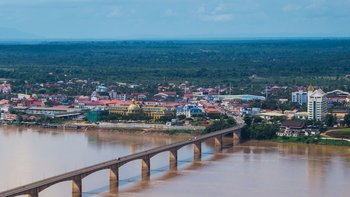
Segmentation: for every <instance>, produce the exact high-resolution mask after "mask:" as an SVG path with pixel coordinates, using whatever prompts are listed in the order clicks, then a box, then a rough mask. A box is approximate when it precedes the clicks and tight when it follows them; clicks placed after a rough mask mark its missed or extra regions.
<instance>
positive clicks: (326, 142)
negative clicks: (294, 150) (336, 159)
mask: <svg viewBox="0 0 350 197" xmlns="http://www.w3.org/2000/svg"><path fill="white" fill-rule="evenodd" d="M263 141H265V140H263ZM266 141H270V142H276V143H281V144H305V145H316V146H317V145H318V146H342V147H350V141H347V140H344V139H327V138H326V139H325V138H320V139H319V140H318V141H315V142H309V143H307V142H305V141H298V138H287V139H282V138H275V139H270V140H266Z"/></svg>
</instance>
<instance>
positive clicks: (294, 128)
mask: <svg viewBox="0 0 350 197" xmlns="http://www.w3.org/2000/svg"><path fill="white" fill-rule="evenodd" d="M276 134H277V135H278V136H286V137H298V136H299V135H305V122H304V121H301V120H285V121H283V122H282V124H281V126H280V130H279V132H277V133H276Z"/></svg>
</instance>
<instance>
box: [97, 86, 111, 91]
mask: <svg viewBox="0 0 350 197" xmlns="http://www.w3.org/2000/svg"><path fill="white" fill-rule="evenodd" d="M96 92H108V88H107V87H106V86H103V85H99V86H97V87H96Z"/></svg>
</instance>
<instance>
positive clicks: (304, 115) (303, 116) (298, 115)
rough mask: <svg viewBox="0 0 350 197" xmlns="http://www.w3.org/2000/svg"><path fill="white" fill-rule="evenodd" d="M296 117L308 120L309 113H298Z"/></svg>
mask: <svg viewBox="0 0 350 197" xmlns="http://www.w3.org/2000/svg"><path fill="white" fill-rule="evenodd" d="M294 117H295V118H296V119H300V120H307V118H308V113H307V112H297V113H295V115H294Z"/></svg>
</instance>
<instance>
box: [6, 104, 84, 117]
mask: <svg viewBox="0 0 350 197" xmlns="http://www.w3.org/2000/svg"><path fill="white" fill-rule="evenodd" d="M13 109H14V110H15V111H19V112H24V113H26V114H29V115H42V116H48V117H51V118H74V117H77V116H79V115H80V114H81V113H82V111H81V110H80V109H74V108H60V107H14V108H13Z"/></svg>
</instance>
